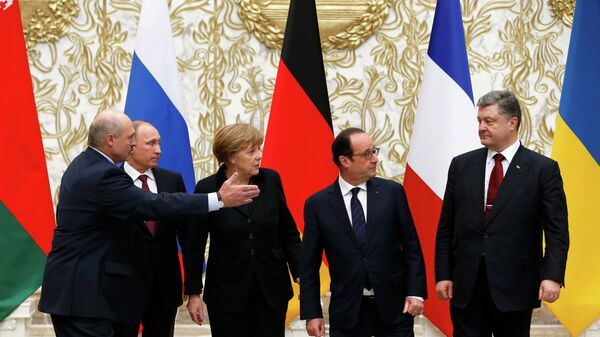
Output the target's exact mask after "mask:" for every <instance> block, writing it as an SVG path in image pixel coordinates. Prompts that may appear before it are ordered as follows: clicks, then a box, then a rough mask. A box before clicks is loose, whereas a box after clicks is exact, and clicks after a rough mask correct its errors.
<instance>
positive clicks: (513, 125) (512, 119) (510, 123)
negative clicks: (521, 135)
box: [508, 116, 519, 130]
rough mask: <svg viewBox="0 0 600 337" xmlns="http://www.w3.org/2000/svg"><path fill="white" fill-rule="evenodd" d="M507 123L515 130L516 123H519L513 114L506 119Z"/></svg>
mask: <svg viewBox="0 0 600 337" xmlns="http://www.w3.org/2000/svg"><path fill="white" fill-rule="evenodd" d="M508 124H509V125H510V126H511V127H512V128H513V129H515V130H517V124H519V118H518V117H517V116H514V117H513V118H511V119H510V120H509V121H508Z"/></svg>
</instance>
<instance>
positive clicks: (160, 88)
mask: <svg viewBox="0 0 600 337" xmlns="http://www.w3.org/2000/svg"><path fill="white" fill-rule="evenodd" d="M183 106H184V101H183V94H182V91H181V86H180V79H179V71H178V70H177V61H176V58H175V47H174V45H173V33H172V31H171V21H170V19H169V8H168V7H167V0H145V1H144V3H143V6H142V12H141V14H140V24H139V28H138V33H137V36H136V41H135V50H134V52H133V61H132V64H131V74H130V77H129V89H128V91H127V100H126V102H125V113H126V114H127V115H128V116H129V117H130V118H131V119H132V120H136V119H141V120H145V121H147V122H149V123H151V124H152V125H154V126H155V127H156V129H157V130H158V132H159V133H160V147H161V150H162V153H161V155H160V162H159V166H160V167H162V168H166V169H169V170H172V171H175V172H178V173H180V174H181V175H182V176H183V182H184V183H185V187H186V189H187V191H188V193H191V192H192V191H193V190H194V185H195V184H196V180H195V178H194V165H193V163H192V153H191V150H190V137H189V133H188V127H187V123H186V117H187V115H186V114H185V110H184V108H183Z"/></svg>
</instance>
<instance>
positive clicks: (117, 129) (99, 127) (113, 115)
mask: <svg viewBox="0 0 600 337" xmlns="http://www.w3.org/2000/svg"><path fill="white" fill-rule="evenodd" d="M120 114H121V113H119V112H116V111H114V110H104V111H102V112H99V113H98V114H97V115H96V117H95V118H94V120H93V121H92V125H90V131H89V133H88V145H89V146H91V147H94V148H100V147H102V146H104V144H105V141H106V135H108V134H112V135H113V136H115V137H119V136H121V133H122V132H123V129H122V127H121V120H120V119H119V115H120Z"/></svg>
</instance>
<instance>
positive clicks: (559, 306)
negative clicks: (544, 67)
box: [549, 0, 600, 336]
mask: <svg viewBox="0 0 600 337" xmlns="http://www.w3.org/2000/svg"><path fill="white" fill-rule="evenodd" d="M599 18H600V1H598V0H577V4H576V8H575V18H574V22H573V30H572V32H571V43H570V46H569V54H568V57H567V68H566V73H565V80H564V83H563V91H562V96H561V101H560V108H559V115H558V117H557V119H556V133H555V135H554V145H553V150H552V157H553V158H554V159H556V160H557V161H558V162H559V164H560V167H561V170H562V176H563V179H564V186H565V192H566V194H567V203H568V208H569V231H570V234H571V248H570V251H569V259H568V262H567V274H566V276H565V288H564V289H562V291H561V296H560V299H559V300H558V301H557V302H555V303H554V304H550V305H549V307H550V309H551V310H552V311H553V312H554V314H555V315H556V316H557V318H558V319H559V320H560V321H561V323H562V324H563V325H564V326H565V327H566V329H567V330H568V331H569V333H570V334H571V335H572V336H578V335H580V334H581V333H582V332H583V331H584V330H585V329H586V328H587V327H588V326H589V325H590V324H591V323H593V322H594V321H595V320H596V319H597V318H598V316H600V263H599V261H600V247H599V245H598V238H599V237H600V226H599V224H600V43H598V42H599V41H600V20H599Z"/></svg>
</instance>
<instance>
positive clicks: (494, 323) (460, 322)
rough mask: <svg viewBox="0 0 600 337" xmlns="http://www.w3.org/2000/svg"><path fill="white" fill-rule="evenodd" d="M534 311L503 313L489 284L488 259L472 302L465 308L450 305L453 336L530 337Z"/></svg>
mask: <svg viewBox="0 0 600 337" xmlns="http://www.w3.org/2000/svg"><path fill="white" fill-rule="evenodd" d="M532 312H533V309H528V310H520V311H509V312H501V311H500V310H498V308H496V305H495V304H494V301H493V299H492V296H491V295H490V288H489V285H488V278H487V272H486V267H485V259H482V262H481V264H480V266H479V273H478V274H477V281H476V282H475V288H474V289H473V294H472V295H471V300H470V301H469V304H468V305H467V306H466V307H465V308H462V309H461V308H458V307H456V306H454V305H450V315H451V317H452V325H453V326H454V337H491V336H492V334H493V335H494V337H529V328H530V325H531V314H532Z"/></svg>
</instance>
